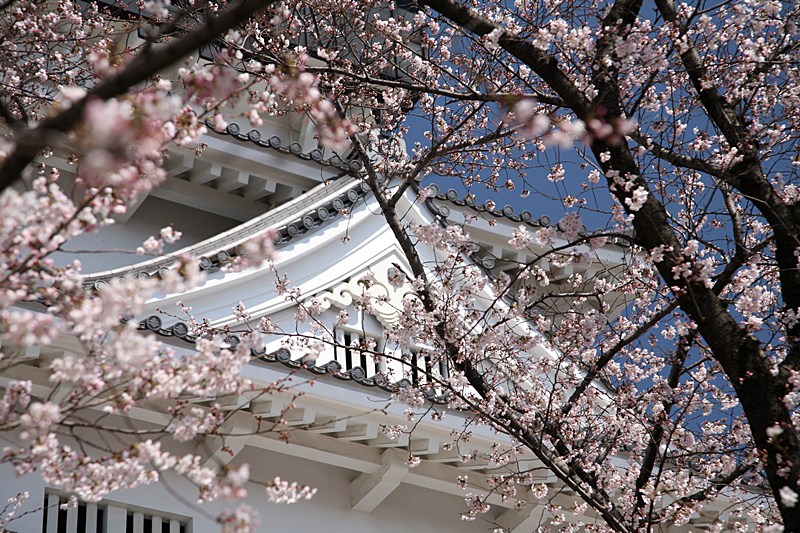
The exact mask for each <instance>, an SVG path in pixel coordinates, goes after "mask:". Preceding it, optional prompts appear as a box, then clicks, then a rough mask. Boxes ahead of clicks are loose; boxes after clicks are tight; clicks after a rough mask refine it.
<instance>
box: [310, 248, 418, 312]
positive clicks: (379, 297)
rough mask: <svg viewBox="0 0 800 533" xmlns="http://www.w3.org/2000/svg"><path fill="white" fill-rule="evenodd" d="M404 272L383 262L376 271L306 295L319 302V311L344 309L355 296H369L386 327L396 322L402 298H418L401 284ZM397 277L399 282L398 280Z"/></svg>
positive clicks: (368, 271)
mask: <svg viewBox="0 0 800 533" xmlns="http://www.w3.org/2000/svg"><path fill="white" fill-rule="evenodd" d="M404 279H405V273H404V272H403V271H402V270H400V268H399V267H397V266H394V265H393V264H392V263H388V264H387V263H382V264H381V265H379V266H378V267H377V268H375V270H374V271H373V270H372V267H370V269H368V270H367V271H365V272H363V273H362V274H359V275H357V276H352V277H351V278H350V279H349V280H348V281H343V282H341V283H339V284H337V285H335V286H334V287H332V288H331V289H330V290H326V291H323V292H319V293H317V294H315V295H314V296H312V297H310V298H308V299H307V300H306V302H310V301H311V300H315V301H317V302H318V303H319V304H321V310H322V311H326V310H328V309H330V308H331V306H334V307H336V308H338V309H346V308H348V307H350V306H352V305H353V303H355V302H356V301H357V300H358V299H360V298H363V297H365V296H366V297H368V298H369V301H370V304H371V309H370V314H372V315H373V316H374V317H375V318H376V319H377V320H378V322H380V323H381V325H382V326H383V327H385V328H390V327H392V326H393V325H394V324H396V323H397V322H398V320H399V318H400V312H401V311H402V310H403V300H405V299H406V298H418V296H417V294H416V293H415V292H414V291H413V290H412V289H411V287H409V286H408V285H407V284H405V283H402V281H403V280H404ZM398 280H399V281H400V282H398Z"/></svg>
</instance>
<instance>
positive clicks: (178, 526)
mask: <svg viewBox="0 0 800 533" xmlns="http://www.w3.org/2000/svg"><path fill="white" fill-rule="evenodd" d="M68 502H69V498H68V497H67V496H62V495H59V494H56V493H52V492H50V493H47V494H45V501H44V513H43V517H42V533H111V532H120V533H121V532H122V531H124V532H125V533H189V531H188V526H189V524H190V522H191V520H190V519H189V518H178V517H175V516H172V515H170V516H167V515H165V514H164V513H158V512H154V511H148V510H144V509H140V508H133V507H131V508H128V507H126V506H125V505H124V504H118V503H111V502H100V503H84V502H79V503H78V505H77V507H67V503H68Z"/></svg>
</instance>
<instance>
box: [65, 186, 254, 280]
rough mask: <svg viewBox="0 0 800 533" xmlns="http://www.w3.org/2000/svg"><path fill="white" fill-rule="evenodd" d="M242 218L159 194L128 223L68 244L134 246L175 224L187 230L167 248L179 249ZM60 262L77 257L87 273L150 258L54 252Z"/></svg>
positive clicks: (99, 247)
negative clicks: (180, 202) (192, 205)
mask: <svg viewBox="0 0 800 533" xmlns="http://www.w3.org/2000/svg"><path fill="white" fill-rule="evenodd" d="M239 224H240V222H238V221H236V220H232V219H229V218H225V217H221V216H218V215H214V214H211V213H207V212H205V211H201V210H199V209H193V208H191V207H188V206H185V205H181V204H177V203H174V202H169V201H167V200H162V199H160V198H155V197H153V196H151V197H148V198H146V199H145V200H144V202H143V203H142V205H141V206H140V207H139V209H138V210H137V211H136V213H135V214H134V215H133V217H131V219H130V220H129V221H128V222H127V223H125V224H122V223H118V224H112V225H110V226H106V227H103V228H101V229H100V230H99V231H98V232H97V233H87V234H82V235H78V236H77V237H75V238H74V239H72V240H70V241H69V242H68V243H66V244H65V245H64V249H66V250H119V249H122V250H131V251H135V250H136V247H137V246H140V245H141V244H142V242H143V241H144V240H145V239H147V237H149V236H151V235H158V232H159V231H160V230H161V228H163V227H165V226H168V225H172V226H173V227H174V228H175V229H176V230H178V231H180V232H182V233H183V236H182V238H181V239H180V240H179V241H178V242H177V243H175V244H172V245H167V246H166V247H165V249H164V251H165V252H171V251H174V250H178V249H180V248H183V247H185V246H188V245H190V244H194V243H196V242H199V241H201V240H204V239H207V238H209V237H212V236H214V235H217V234H218V233H222V232H223V231H225V230H228V229H230V228H232V227H234V226H237V225H239ZM53 257H54V258H55V260H56V261H57V262H58V263H59V264H64V263H66V262H68V261H72V260H73V259H75V258H77V259H79V260H80V262H81V264H82V265H83V271H84V272H86V273H91V272H97V271H100V270H108V269H111V268H117V267H120V266H124V265H130V264H133V263H138V262H139V261H143V260H145V259H148V258H147V257H143V256H140V255H136V254H135V253H133V254H126V253H83V254H61V253H59V254H54V256H53Z"/></svg>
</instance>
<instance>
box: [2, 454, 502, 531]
mask: <svg viewBox="0 0 800 533" xmlns="http://www.w3.org/2000/svg"><path fill="white" fill-rule="evenodd" d="M239 460H241V461H243V462H248V463H249V464H251V467H252V470H253V477H254V478H258V479H261V480H268V479H273V478H274V477H275V476H280V477H281V478H283V479H286V480H296V481H298V482H300V483H306V484H309V485H311V486H314V487H317V489H318V492H317V494H316V495H315V496H314V498H313V499H312V500H309V501H304V502H300V503H296V504H293V505H276V504H270V503H268V502H267V499H266V496H265V495H264V492H263V489H262V488H260V487H258V486H256V485H250V486H249V495H248V499H247V501H246V503H247V504H249V505H251V506H252V507H254V508H256V509H258V510H259V513H260V514H261V526H260V527H259V531H260V532H265V533H266V532H270V533H271V532H298V533H299V532H306V531H324V532H348V533H372V532H379V533H409V532H413V533H442V532H456V531H458V532H465V533H469V532H476V533H477V532H485V531H487V528H488V530H491V528H490V527H489V524H488V523H487V522H485V521H481V520H479V521H476V522H463V521H461V520H460V513H461V512H463V511H464V509H465V504H464V501H463V499H461V498H458V497H456V496H451V495H446V494H441V493H437V492H434V491H431V490H427V489H421V488H418V487H413V486H409V485H401V486H400V487H399V488H398V489H397V490H396V491H395V492H394V493H392V494H391V495H390V496H389V498H388V499H387V500H385V501H384V502H383V503H381V504H380V505H379V506H378V508H377V509H375V510H374V511H373V512H372V513H370V514H366V513H362V512H358V511H353V510H352V509H351V503H350V501H351V500H350V498H351V492H350V481H351V479H353V478H354V477H355V473H354V472H350V471H348V470H344V469H341V468H336V467H332V466H327V465H323V464H320V463H316V462H309V461H303V460H301V459H297V458H294V457H290V456H287V455H283V454H280V453H275V452H265V451H263V450H257V449H252V448H247V449H246V450H245V451H244V452H243V454H242V455H241V456H240V457H239V458H237V462H239ZM167 486H168V487H169V489H168V488H167ZM44 488H45V487H44V484H43V483H42V481H41V480H40V479H39V478H38V477H36V476H33V475H31V476H26V477H25V478H21V479H17V478H14V476H13V474H12V473H11V471H10V469H9V468H8V466H7V465H2V466H0V499H2V500H0V501H3V502H4V501H5V500H6V499H7V498H9V497H11V496H13V495H15V494H16V493H17V492H18V491H19V490H28V491H30V492H31V498H30V500H29V502H28V504H27V505H26V507H25V509H24V510H28V511H34V512H33V513H32V514H29V515H27V516H25V517H23V518H22V519H20V520H18V521H14V522H12V524H11V525H10V527H11V530H12V531H15V532H17V533H39V532H41V531H42V516H43V515H42V513H41V511H40V510H38V509H40V508H41V506H42V504H43V502H44ZM170 492H177V493H180V494H181V495H182V497H183V498H185V499H186V500H187V501H188V502H193V501H194V499H195V497H196V490H195V489H194V488H193V487H191V486H190V485H189V484H188V483H187V482H186V481H184V480H183V479H179V478H175V477H170V478H168V480H167V484H166V485H165V484H153V485H149V486H145V487H140V488H138V489H134V490H130V491H123V492H119V493H115V494H112V495H110V496H109V497H108V498H107V501H108V503H116V504H122V505H123V506H133V507H136V508H139V510H153V511H155V512H159V511H160V512H161V513H164V514H167V515H177V516H189V517H192V522H191V528H190V531H191V533H213V532H218V531H219V525H218V524H216V523H215V522H214V521H213V520H212V519H210V518H208V517H204V516H203V514H206V513H209V514H211V515H216V514H217V513H219V512H220V511H221V510H222V509H224V508H228V509H230V508H233V507H235V506H236V503H233V502H215V503H213V504H205V505H202V506H201V507H200V509H201V510H202V511H203V513H202V514H201V513H200V512H198V509H197V508H193V507H192V506H191V505H187V504H186V503H184V502H181V501H179V500H177V499H176V498H174V497H173V496H172V495H171V494H170ZM493 516H494V514H493V513H489V514H488V515H486V518H492V517H493Z"/></svg>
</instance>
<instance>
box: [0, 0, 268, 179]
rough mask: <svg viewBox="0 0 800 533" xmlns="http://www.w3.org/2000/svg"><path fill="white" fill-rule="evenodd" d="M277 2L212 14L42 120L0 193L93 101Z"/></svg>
mask: <svg viewBox="0 0 800 533" xmlns="http://www.w3.org/2000/svg"><path fill="white" fill-rule="evenodd" d="M275 1H276V0H241V1H240V2H238V3H236V4H233V5H231V6H230V7H228V8H226V9H224V10H223V11H221V12H220V13H219V14H215V15H210V16H209V17H208V20H206V22H205V23H204V24H203V25H202V26H200V27H199V28H197V29H194V30H192V31H190V32H188V33H186V34H184V35H182V36H181V37H179V38H177V39H175V40H172V41H170V42H169V43H167V44H165V45H162V46H160V47H153V48H152V49H146V50H144V51H143V52H142V53H140V54H138V55H137V56H136V57H134V58H133V60H132V61H131V62H130V63H128V65H126V66H125V67H124V68H123V69H122V70H121V71H119V72H118V73H116V74H114V75H112V76H111V77H110V78H107V79H105V80H103V81H101V82H100V83H99V84H98V85H97V86H96V87H95V88H94V89H92V90H91V91H89V92H88V93H87V94H86V95H85V96H84V97H83V98H82V99H80V100H79V101H77V102H75V103H73V104H72V105H71V106H70V107H68V108H67V109H65V110H63V111H60V112H59V113H57V114H55V115H53V116H51V117H50V118H47V119H45V120H43V121H42V122H41V123H39V124H38V125H37V126H36V127H34V128H31V129H28V130H25V131H21V132H19V134H18V135H17V137H16V139H15V142H16V146H15V148H14V150H13V151H12V152H11V153H10V154H9V155H8V157H6V159H5V160H4V161H3V164H2V165H0V191H2V190H4V189H5V188H7V187H9V186H11V185H12V184H13V183H14V182H15V181H16V180H17V179H19V177H20V176H21V175H22V172H23V171H24V170H25V168H26V167H27V166H28V165H29V164H30V163H31V162H32V161H33V160H34V158H36V156H37V155H39V153H40V152H41V151H42V150H43V149H44V148H45V147H46V146H47V145H49V144H51V143H52V142H53V141H54V140H55V138H56V136H57V135H60V134H63V133H66V132H68V131H70V130H71V129H72V128H74V127H75V125H76V124H77V123H78V122H79V121H80V120H81V118H82V116H83V111H84V109H85V108H86V105H87V104H88V103H89V102H90V101H91V100H94V99H99V100H108V99H110V98H114V97H115V96H119V95H121V94H123V93H125V92H126V91H128V90H130V89H131V88H132V87H134V86H135V85H137V84H139V83H141V82H143V81H145V80H147V79H148V78H150V77H152V76H153V75H155V74H157V73H158V72H160V71H162V70H164V69H165V68H167V67H169V66H170V65H173V64H174V63H176V62H178V61H180V60H181V59H182V58H184V57H186V56H187V55H189V54H191V53H193V52H195V51H196V50H199V49H200V48H202V47H203V46H205V45H207V44H209V43H212V42H214V40H216V39H217V38H219V36H220V35H222V34H224V33H225V32H227V31H228V30H230V29H232V28H235V27H236V26H238V25H240V24H242V23H243V22H245V21H246V20H247V19H248V18H250V17H251V16H253V15H254V14H256V13H258V12H259V11H261V10H263V9H265V8H266V7H268V6H269V5H271V4H273V3H275Z"/></svg>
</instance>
